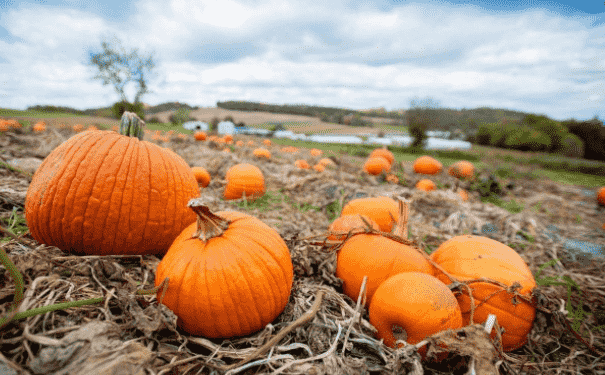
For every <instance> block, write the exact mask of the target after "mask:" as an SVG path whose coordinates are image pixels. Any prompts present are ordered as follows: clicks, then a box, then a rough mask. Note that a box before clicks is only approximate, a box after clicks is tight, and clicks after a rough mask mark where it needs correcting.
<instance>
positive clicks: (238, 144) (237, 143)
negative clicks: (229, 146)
mask: <svg viewBox="0 0 605 375" xmlns="http://www.w3.org/2000/svg"><path fill="white" fill-rule="evenodd" d="M235 145H236V146H237V147H242V146H243V145H244V141H241V140H240V141H237V142H235Z"/></svg>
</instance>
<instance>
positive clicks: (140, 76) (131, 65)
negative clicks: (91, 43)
mask: <svg viewBox="0 0 605 375" xmlns="http://www.w3.org/2000/svg"><path fill="white" fill-rule="evenodd" d="M101 46H102V48H103V52H99V53H90V63H89V64H90V65H91V66H96V67H97V68H98V69H99V73H98V74H97V75H96V76H95V77H94V78H95V79H101V80H102V81H103V85H108V84H112V85H113V87H114V88H115V90H116V92H117V93H118V94H119V95H120V97H121V101H122V102H126V103H127V102H128V100H127V98H126V93H125V92H124V89H125V87H126V85H127V84H128V83H130V82H133V83H136V84H137V85H138V88H137V92H136V95H135V97H134V102H133V103H135V104H137V103H139V102H140V100H141V97H142V96H143V95H145V94H146V93H147V92H149V89H148V88H147V75H148V74H150V73H151V70H152V69H153V68H154V67H155V63H154V62H153V55H151V54H150V55H148V56H142V55H139V51H138V49H136V48H135V49H134V50H131V51H130V52H127V51H126V50H125V49H124V48H123V47H122V43H121V42H120V40H118V39H117V38H116V37H114V38H113V42H111V43H110V42H108V41H103V42H102V43H101Z"/></svg>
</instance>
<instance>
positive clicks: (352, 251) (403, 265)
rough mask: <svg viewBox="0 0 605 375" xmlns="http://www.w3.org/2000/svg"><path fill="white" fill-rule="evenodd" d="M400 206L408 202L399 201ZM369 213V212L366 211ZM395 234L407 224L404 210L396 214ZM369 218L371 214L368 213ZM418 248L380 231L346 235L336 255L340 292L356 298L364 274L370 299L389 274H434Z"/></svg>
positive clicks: (405, 207)
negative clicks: (341, 282)
mask: <svg viewBox="0 0 605 375" xmlns="http://www.w3.org/2000/svg"><path fill="white" fill-rule="evenodd" d="M400 204H401V205H402V207H400V210H401V209H405V210H407V206H406V205H405V204H404V203H403V202H400ZM367 216H370V215H367ZM398 216H399V217H400V218H401V220H399V221H398V222H397V228H396V229H395V231H394V232H395V233H394V234H396V235H398V236H400V237H403V236H402V233H404V231H405V227H406V226H407V214H402V213H401V212H400V215H398ZM370 218H371V216H370ZM420 251H421V250H419V249H416V248H414V247H412V246H410V245H406V244H403V243H400V242H398V241H395V240H393V239H391V238H388V237H386V236H383V235H382V234H380V233H358V234H354V235H353V236H351V237H350V238H349V239H347V240H346V241H345V242H344V243H343V244H342V246H341V247H340V249H339V250H338V253H337V256H336V277H338V278H340V279H342V281H343V284H342V288H343V292H344V293H345V294H346V295H347V296H349V297H351V299H353V300H354V301H355V300H357V297H358V295H359V291H360V288H361V284H362V282H363V278H364V276H367V277H368V280H367V283H366V296H367V300H368V301H370V304H371V303H372V302H371V301H372V296H373V295H374V292H375V291H376V289H378V286H379V285H380V284H382V282H384V281H385V280H386V279H388V278H389V277H391V276H393V275H396V274H398V273H401V272H422V273H426V274H429V275H433V272H434V271H433V266H432V265H431V264H430V263H429V261H428V260H427V259H425V257H424V256H423V255H422V254H421V253H420Z"/></svg>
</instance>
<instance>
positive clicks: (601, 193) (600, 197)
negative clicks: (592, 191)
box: [597, 186, 605, 206]
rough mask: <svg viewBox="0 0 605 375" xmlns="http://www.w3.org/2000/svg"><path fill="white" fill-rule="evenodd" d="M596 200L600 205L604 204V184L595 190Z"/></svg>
mask: <svg viewBox="0 0 605 375" xmlns="http://www.w3.org/2000/svg"><path fill="white" fill-rule="evenodd" d="M597 202H599V204H600V205H602V206H605V186H603V187H602V188H600V189H599V191H598V192H597Z"/></svg>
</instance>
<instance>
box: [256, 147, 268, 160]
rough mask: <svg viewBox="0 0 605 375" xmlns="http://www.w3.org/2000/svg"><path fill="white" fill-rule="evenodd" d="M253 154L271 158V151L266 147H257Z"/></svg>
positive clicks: (258, 156)
mask: <svg viewBox="0 0 605 375" xmlns="http://www.w3.org/2000/svg"><path fill="white" fill-rule="evenodd" d="M252 154H253V155H254V156H256V157H257V158H266V159H271V151H269V150H267V149H266V148H262V147H261V148H257V149H255V150H254V151H252Z"/></svg>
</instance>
